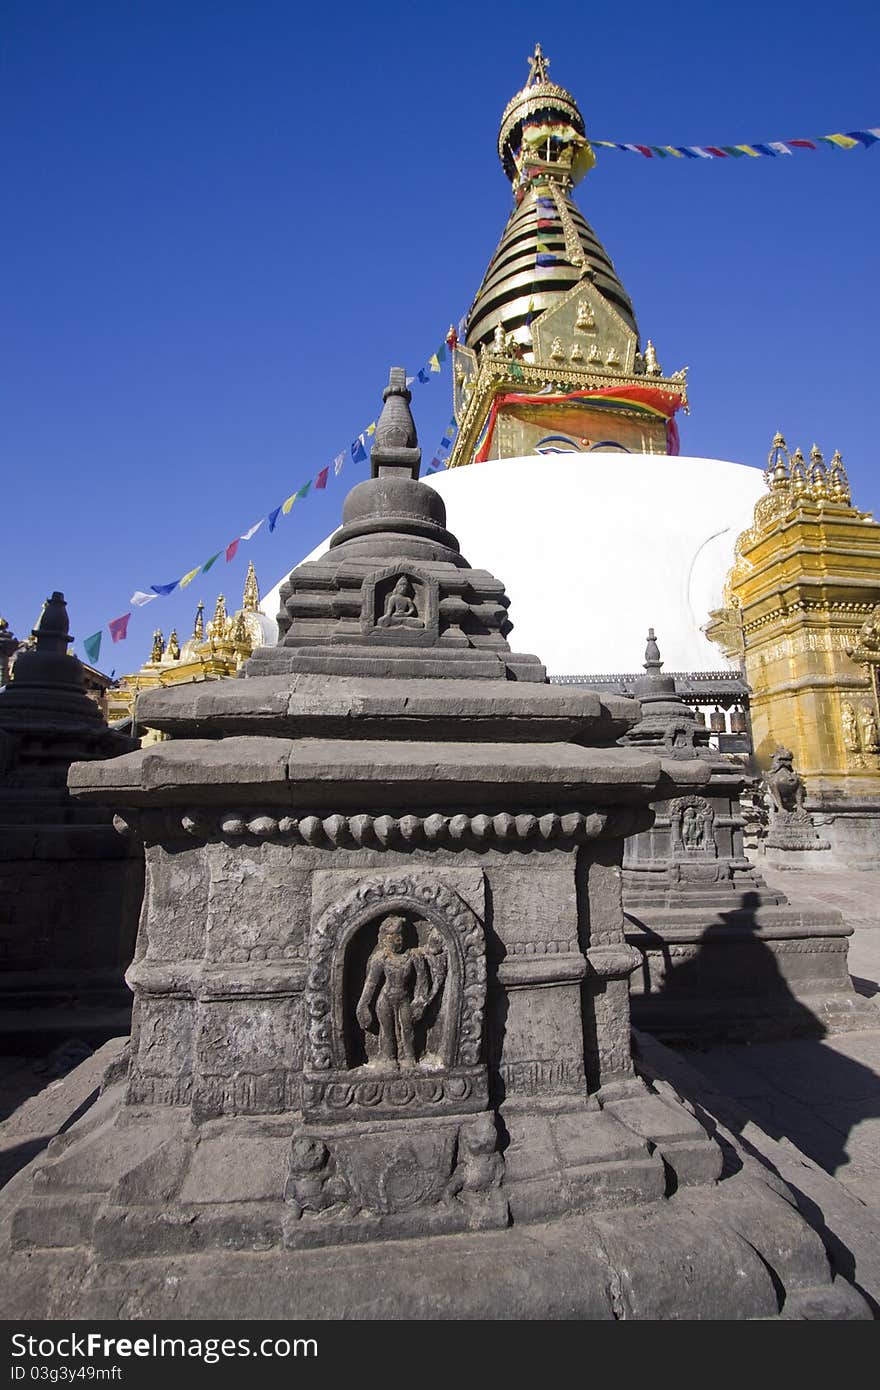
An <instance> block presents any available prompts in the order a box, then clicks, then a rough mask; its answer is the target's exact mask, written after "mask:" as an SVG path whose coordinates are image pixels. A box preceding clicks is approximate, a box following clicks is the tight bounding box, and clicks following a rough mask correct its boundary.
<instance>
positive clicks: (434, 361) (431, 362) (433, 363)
mask: <svg viewBox="0 0 880 1390" xmlns="http://www.w3.org/2000/svg"><path fill="white" fill-rule="evenodd" d="M428 366H429V367H430V368H431V371H432V372H439V370H440V360H439V358H438V356H437V354H436V352H435V353H434V354H433V356H431V357H429V358H428Z"/></svg>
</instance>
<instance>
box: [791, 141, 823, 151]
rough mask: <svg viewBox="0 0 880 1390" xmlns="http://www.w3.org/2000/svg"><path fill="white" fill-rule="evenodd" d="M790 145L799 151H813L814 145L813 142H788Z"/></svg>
mask: <svg viewBox="0 0 880 1390" xmlns="http://www.w3.org/2000/svg"><path fill="white" fill-rule="evenodd" d="M788 143H789V144H790V145H795V146H796V147H797V149H799V150H814V149H815V148H816V143H815V141H814V140H789V142H788Z"/></svg>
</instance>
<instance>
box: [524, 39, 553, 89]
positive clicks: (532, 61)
mask: <svg viewBox="0 0 880 1390" xmlns="http://www.w3.org/2000/svg"><path fill="white" fill-rule="evenodd" d="M526 61H527V62H528V65H529V80H528V82H527V83H526V86H527V87H531V85H532V83H533V82H548V81H549V78H548V77H547V69H548V68H549V66H550V59H549V58H545V57H544V54H543V53H542V52H541V45H540V44H539V43H536V44H535V51H534V53H533V54H532V56H531V58H528V59H527V60H526Z"/></svg>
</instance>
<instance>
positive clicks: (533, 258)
mask: <svg viewBox="0 0 880 1390" xmlns="http://www.w3.org/2000/svg"><path fill="white" fill-rule="evenodd" d="M529 64H530V73H529V78H528V81H527V82H526V85H525V86H524V87H523V89H522V90H521V91H519V92H517V93H516V95H515V96H514V97H513V98H512V100H511V101H510V102H509V103H508V105H507V107H506V109H505V111H504V114H503V116H502V118H501V130H500V133H499V137H498V155H499V158H500V160H501V164H502V167H503V169H504V172H505V174H506V175H507V177H508V178H509V179H510V181H511V183H512V185H513V190H514V207H513V210H512V212H511V214H510V218H509V220H508V223H507V226H506V228H505V230H504V234H503V236H502V238H501V241H500V242H499V244H498V247H497V249H496V251H495V254H494V255H493V257H492V259H491V261H490V263H489V268H488V270H487V271H486V274H485V275H484V277H483V282H482V284H481V285H480V288H479V290H478V291H477V296H476V298H475V300H474V302H473V304H472V306H471V309H470V313H469V314H468V316H467V319H466V324H465V328H464V336H463V340H462V341H459V339H458V335H457V332H456V330H455V329H450V332H449V336H448V338H447V342H448V344H449V347H450V350H451V353H452V366H453V391H454V404H455V418H456V422H457V424H458V436H457V439H456V442H455V445H454V447H453V449H452V452H451V454H450V457H449V462H448V467H450V468H456V467H459V466H461V465H462V464H468V463H482V462H483V461H484V460H486V459H492V458H514V457H519V456H522V455H527V454H534V453H569V452H590V451H591V450H594V449H595V450H602V451H607V450H622V451H624V452H628V453H640V454H643V453H647V454H674V453H677V452H678V431H677V428H676V425H675V419H674V416H675V412H676V411H677V410H678V409H679V407H681V406H683V407H684V408H685V409H687V386H686V369H683V370H681V371H677V372H674V373H673V374H672V375H671V376H666V375H665V374H664V372H663V370H662V368H661V366H660V362H659V360H658V357H657V352H656V349H655V347H654V344H653V343H652V342H651V341H650V340H649V341H648V342H647V343H646V344H645V347H644V350H642V347H641V343H640V339H639V331H638V325H637V323H636V319H635V314H634V311H633V306H632V303H631V301H630V298H629V296H628V294H627V293H626V290H625V289H624V288H623V285H622V284H621V282H620V280H619V279H618V277H617V274H616V272H615V270H614V266H613V264H612V262H611V259H610V257H609V256H608V253H607V252H606V250H605V248H604V247H603V246H602V244H601V242H600V241H599V239H598V237H597V236H596V234H595V232H594V231H593V229H592V227H591V226H590V225H589V223H588V222H587V221H586V220H585V219H584V217H583V216H582V214H581V213H580V211H579V210H578V208H577V207H576V205H575V203H574V202H573V201H572V197H571V194H572V190H573V188H574V187H575V185H576V184H577V183H578V182H579V181H580V180H581V179H582V178H583V177H584V175H585V174H586V173H587V172H588V171H589V170H590V169H591V168H592V167H593V165H594V163H595V156H594V154H593V151H592V148H591V146H590V144H589V141H588V140H587V138H586V133H585V126H584V120H583V116H582V115H581V112H580V110H579V109H578V106H577V103H576V102H575V100H574V97H572V95H571V94H570V93H569V92H567V91H566V90H565V88H563V87H560V86H558V85H557V84H556V83H554V82H551V81H550V78H549V76H548V72H547V69H548V67H549V61H548V59H546V58H545V57H544V55H543V53H542V52H541V46H540V44H538V45H537V47H536V48H535V52H534V55H533V56H532V57H531V58H530V59H529Z"/></svg>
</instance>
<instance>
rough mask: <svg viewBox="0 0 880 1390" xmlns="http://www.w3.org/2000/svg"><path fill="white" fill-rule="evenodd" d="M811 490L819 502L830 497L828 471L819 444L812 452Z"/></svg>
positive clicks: (814, 446) (815, 445)
mask: <svg viewBox="0 0 880 1390" xmlns="http://www.w3.org/2000/svg"><path fill="white" fill-rule="evenodd" d="M810 489H811V491H812V493H813V496H814V497H815V498H816V500H817V501H821V499H822V498H823V497H827V496H828V469H827V468H826V467H825V460H824V459H823V457H822V450H821V449H820V448H819V445H818V444H814V445H813V447H812V449H811V450H810Z"/></svg>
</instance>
